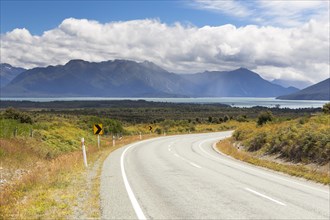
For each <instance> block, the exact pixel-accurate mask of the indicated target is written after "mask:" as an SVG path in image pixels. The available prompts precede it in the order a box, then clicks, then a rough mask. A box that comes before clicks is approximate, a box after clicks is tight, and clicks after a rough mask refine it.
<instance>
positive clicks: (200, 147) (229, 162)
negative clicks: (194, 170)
mask: <svg viewBox="0 0 330 220" xmlns="http://www.w3.org/2000/svg"><path fill="white" fill-rule="evenodd" d="M225 138H227V137H224V138H223V139H225ZM213 140H222V138H217V139H208V140H204V141H202V142H200V143H199V149H200V150H201V151H203V152H204V153H205V154H207V155H209V156H210V157H212V158H214V159H216V160H221V158H219V157H216V156H213V155H212V154H210V153H208V152H207V151H205V150H204V149H203V148H202V146H201V145H202V144H203V143H205V142H206V141H213ZM217 152H218V153H220V154H221V155H222V156H225V157H228V158H230V159H232V160H236V159H234V158H232V157H230V156H228V155H226V154H223V153H222V152H219V151H217ZM226 163H227V164H232V165H234V166H239V167H242V168H244V169H247V170H252V171H258V172H259V173H261V174H262V175H266V176H270V177H273V178H276V179H279V180H283V181H286V182H289V183H294V184H296V185H299V186H303V187H306V188H309V189H312V190H315V191H319V192H322V193H327V194H329V192H328V191H324V190H321V189H317V188H315V187H312V186H308V185H305V184H302V183H298V182H296V181H293V180H287V179H284V178H282V177H279V176H275V175H273V174H270V173H266V172H265V171H264V170H261V169H260V168H257V167H256V168H254V167H253V168H252V167H251V168H250V167H247V166H246V165H240V164H237V163H235V162H231V161H226ZM250 166H252V165H250Z"/></svg>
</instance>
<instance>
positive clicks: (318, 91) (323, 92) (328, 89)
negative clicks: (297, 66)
mask: <svg viewBox="0 0 330 220" xmlns="http://www.w3.org/2000/svg"><path fill="white" fill-rule="evenodd" d="M277 99H284V100H330V78H328V79H325V80H323V81H321V82H319V83H316V84H314V85H311V86H309V87H307V88H305V89H303V90H300V91H298V92H295V93H292V94H288V95H283V96H279V97H277Z"/></svg>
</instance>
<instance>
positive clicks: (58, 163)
mask: <svg viewBox="0 0 330 220" xmlns="http://www.w3.org/2000/svg"><path fill="white" fill-rule="evenodd" d="M155 136H157V135H144V136H142V138H143V139H147V138H151V137H155ZM95 140H96V137H95ZM138 140H140V137H139V135H135V136H125V137H123V138H122V139H120V140H119V139H118V140H116V146H112V137H102V138H101V147H100V149H98V148H97V146H96V145H95V144H94V143H95V141H94V143H93V142H92V144H88V142H86V145H87V148H88V151H87V157H88V164H89V167H88V169H85V167H84V166H83V157H82V153H81V151H80V150H79V151H75V152H70V153H66V154H63V155H60V156H58V157H56V158H54V159H44V158H43V157H38V156H36V154H35V152H34V151H33V150H32V151H31V148H29V147H27V144H30V142H29V141H26V142H25V141H24V140H23V139H22V140H16V139H12V140H10V141H9V140H0V141H1V149H3V148H4V147H5V148H6V149H10V150H11V151H12V152H11V154H10V155H9V154H8V151H7V150H4V151H5V152H6V154H5V157H2V158H1V159H4V160H1V167H2V166H3V164H4V163H6V164H7V163H10V162H14V161H15V163H16V165H13V168H16V169H17V167H18V166H19V167H25V169H26V170H28V172H27V173H24V174H22V175H21V176H20V177H19V178H17V179H14V180H13V182H12V183H11V184H8V185H5V186H4V187H2V189H1V201H0V219H39V218H41V219H63V218H72V219H77V218H92V219H95V218H100V215H101V211H100V200H99V198H100V197H99V192H100V175H101V170H102V164H103V161H104V160H105V159H106V157H107V156H108V155H109V154H110V153H111V152H112V151H114V150H116V149H118V148H120V147H122V146H124V145H127V144H129V143H132V142H135V141H138ZM22 149H25V151H27V152H26V153H24V151H23V152H22V153H23V154H19V153H17V152H18V151H20V150H22ZM29 151H30V152H29ZM18 155H21V156H20V157H21V158H16V156H18ZM17 159H19V160H17ZM24 161H25V162H24ZM28 161H30V162H28ZM21 162H22V163H21ZM6 169H7V167H6ZM92 172H94V173H95V174H94V173H93V175H92V176H91V175H90V174H91V173H92ZM80 197H82V199H79V198H80Z"/></svg>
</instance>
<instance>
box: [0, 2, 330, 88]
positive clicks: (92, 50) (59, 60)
mask: <svg viewBox="0 0 330 220" xmlns="http://www.w3.org/2000/svg"><path fill="white" fill-rule="evenodd" d="M329 4H330V2H329V1H328V0H323V1H314V0H293V1H288V0H283V1H281V0H276V1H275V0H274V1H272V0H267V1H263V0H249V1H243V0H191V1H174V0H171V1H151V0H150V1H65V0H62V1H41V0H39V1H15V0H10V1H3V0H1V14H0V16H1V17H0V21H1V35H0V37H1V45H0V49H1V57H0V58H1V60H0V62H2V63H9V64H12V65H14V66H18V67H24V68H33V67H37V66H48V65H58V64H65V63H66V62H68V61H69V60H71V59H84V60H86V61H93V62H100V61H105V60H113V59H129V60H135V61H138V62H140V61H144V60H148V61H151V62H154V63H155V64H157V65H159V66H161V67H162V68H164V69H166V70H169V71H172V72H177V73H194V72H201V71H205V70H220V71H221V70H232V69H235V68H239V67H246V68H248V69H251V70H253V71H255V72H257V73H259V74H261V76H262V77H264V78H266V79H268V80H273V79H288V80H294V79H299V80H306V81H310V82H318V81H321V80H323V79H325V78H328V77H329V74H330V64H329V59H330V55H329V53H330V52H329V44H330V42H329V41H330V39H329V33H330V32H329V31H330V30H329V20H330V18H329V16H330V15H329V14H330V12H329V7H330V6H329Z"/></svg>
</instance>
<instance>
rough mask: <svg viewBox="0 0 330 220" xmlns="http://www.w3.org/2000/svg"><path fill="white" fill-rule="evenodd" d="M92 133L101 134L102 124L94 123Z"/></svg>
mask: <svg viewBox="0 0 330 220" xmlns="http://www.w3.org/2000/svg"><path fill="white" fill-rule="evenodd" d="M93 130H94V134H100V135H102V134H103V130H102V124H95V125H94V129H93Z"/></svg>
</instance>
